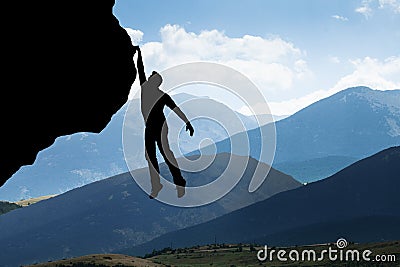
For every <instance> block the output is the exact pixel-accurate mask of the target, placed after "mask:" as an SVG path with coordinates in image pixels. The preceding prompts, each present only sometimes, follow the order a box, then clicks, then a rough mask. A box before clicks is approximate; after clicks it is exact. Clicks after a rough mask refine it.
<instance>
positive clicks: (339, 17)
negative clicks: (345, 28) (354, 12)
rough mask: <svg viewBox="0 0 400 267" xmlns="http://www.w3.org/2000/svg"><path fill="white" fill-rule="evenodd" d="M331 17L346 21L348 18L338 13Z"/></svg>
mask: <svg viewBox="0 0 400 267" xmlns="http://www.w3.org/2000/svg"><path fill="white" fill-rule="evenodd" d="M332 18H334V19H337V20H341V21H348V20H349V19H348V18H346V17H343V16H339V15H333V16H332Z"/></svg>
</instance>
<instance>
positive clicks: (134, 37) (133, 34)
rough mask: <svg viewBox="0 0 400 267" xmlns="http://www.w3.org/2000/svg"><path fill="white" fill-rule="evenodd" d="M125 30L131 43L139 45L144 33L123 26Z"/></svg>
mask: <svg viewBox="0 0 400 267" xmlns="http://www.w3.org/2000/svg"><path fill="white" fill-rule="evenodd" d="M125 30H126V32H127V33H128V35H129V37H130V38H131V41H132V44H133V45H139V44H140V43H141V42H142V40H143V35H144V34H143V32H142V31H139V30H134V29H131V28H125Z"/></svg>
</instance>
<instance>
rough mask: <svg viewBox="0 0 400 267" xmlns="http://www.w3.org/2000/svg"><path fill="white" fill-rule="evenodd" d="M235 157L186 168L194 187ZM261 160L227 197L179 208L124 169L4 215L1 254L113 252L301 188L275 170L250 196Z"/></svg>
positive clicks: (30, 258) (5, 259)
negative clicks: (195, 170) (152, 196)
mask: <svg viewBox="0 0 400 267" xmlns="http://www.w3.org/2000/svg"><path fill="white" fill-rule="evenodd" d="M229 157H230V155H228V154H221V155H218V156H217V158H216V160H215V161H214V162H213V164H212V165H211V166H210V167H208V168H207V169H205V170H203V171H202V172H200V173H190V172H184V173H183V175H184V177H185V178H186V179H187V181H188V186H193V185H195V184H196V183H206V182H207V181H208V180H210V177H214V176H215V175H218V174H219V173H220V172H223V171H224V168H223V166H224V165H225V164H227V162H228V159H229ZM238 159H239V157H238V156H233V158H232V160H233V161H235V160H238ZM256 164H257V162H256V161H255V160H254V159H250V160H249V165H248V167H247V168H248V170H246V171H245V173H244V177H243V178H242V179H241V180H240V182H239V184H238V185H237V186H236V187H235V188H234V189H233V190H232V191H231V192H229V193H228V194H227V195H226V196H225V197H223V198H222V199H220V200H218V201H217V202H214V203H211V204H208V205H205V206H201V207H197V208H178V207H174V206H170V205H167V204H163V203H160V202H158V201H156V200H150V199H149V198H148V196H147V195H146V194H145V193H144V192H143V191H142V190H141V189H140V188H139V186H138V185H137V184H136V183H135V182H134V180H133V178H132V176H131V174H130V173H124V174H120V175H117V176H114V177H111V178H107V179H104V180H101V181H97V182H94V183H91V184H88V185H85V186H83V187H80V188H76V189H74V190H71V191H68V192H66V193H64V194H61V195H58V196H55V197H53V198H50V199H47V200H43V201H40V202H38V203H36V204H33V205H30V206H29V207H25V208H22V209H19V210H14V211H11V212H9V213H7V214H4V215H3V216H1V217H0V228H1V229H7V231H1V232H0V258H1V259H2V263H3V264H4V265H5V266H15V265H20V264H23V263H24V264H26V263H33V262H35V261H37V262H43V261H47V260H51V259H60V258H64V257H72V256H77V255H85V254H91V253H99V252H112V251H114V250H117V249H122V248H126V247H130V246H133V245H136V244H140V243H143V242H146V241H149V240H151V239H153V238H155V237H157V236H159V235H161V234H164V233H167V232H170V231H173V230H176V229H181V228H184V227H187V226H190V225H194V224H197V223H200V222H204V221H208V220H211V219H213V218H217V217H218V216H220V215H222V214H226V213H228V212H230V211H232V210H235V209H238V208H241V207H244V206H246V205H249V204H252V203H255V202H257V201H260V200H263V199H266V198H268V197H270V196H272V195H274V194H276V193H278V192H281V191H285V190H290V189H293V188H297V187H299V186H301V184H300V183H298V182H297V181H295V180H294V179H293V178H292V177H290V176H287V175H285V174H283V173H281V172H278V171H276V170H273V169H271V171H270V173H269V174H268V176H267V178H266V180H265V182H264V184H263V185H262V186H261V188H260V190H258V191H257V192H256V193H252V194H250V193H249V192H248V191H247V187H248V184H249V182H250V179H251V178H252V177H251V174H252V173H253V172H254V168H255V166H256ZM161 165H162V166H161V172H162V173H163V174H164V176H165V177H166V178H167V179H170V175H169V173H166V172H168V171H167V169H166V166H165V164H161ZM133 175H135V176H138V177H141V176H142V175H144V176H143V177H146V175H148V170H147V169H146V168H144V169H138V170H136V171H135V172H133ZM147 179H148V178H147ZM149 182H150V181H149ZM21 240H24V241H23V242H21ZM77 240H79V242H77ZM21 251H23V254H21Z"/></svg>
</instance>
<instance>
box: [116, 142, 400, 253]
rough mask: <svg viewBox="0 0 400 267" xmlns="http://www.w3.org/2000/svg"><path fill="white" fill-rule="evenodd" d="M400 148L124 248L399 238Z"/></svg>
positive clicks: (146, 250)
mask: <svg viewBox="0 0 400 267" xmlns="http://www.w3.org/2000/svg"><path fill="white" fill-rule="evenodd" d="M399 173H400V147H392V148H388V149H385V150H383V151H381V152H379V153H377V154H374V155H372V156H370V157H367V158H365V159H363V160H360V161H358V162H356V163H354V164H352V165H350V166H349V167H347V168H345V169H343V170H341V171H339V172H338V173H336V174H334V175H333V176H331V177H328V178H326V179H324V180H321V181H317V182H312V183H310V184H307V185H306V186H302V187H299V188H297V189H293V190H289V191H285V192H282V193H279V194H276V195H274V196H272V197H271V198H268V199H266V200H263V201H259V202H257V203H255V204H252V205H249V206H246V207H244V208H242V209H239V210H236V211H233V212H231V213H228V214H226V215H223V216H220V217H218V218H216V219H213V220H211V221H208V222H205V223H202V224H198V225H195V226H192V227H188V228H185V229H182V230H178V231H175V232H170V233H167V234H165V235H162V236H160V237H157V238H155V239H153V240H151V241H150V242H147V243H145V244H142V245H139V246H136V247H133V248H131V249H126V250H122V251H120V253H125V254H130V255H144V254H145V253H149V252H151V251H152V250H153V249H156V250H158V249H162V248H165V247H168V246H170V245H171V243H172V244H173V246H174V247H191V246H195V245H202V244H211V243H213V242H214V238H216V239H217V240H218V241H217V242H219V243H240V242H243V243H244V242H251V243H258V244H262V245H268V246H270V247H271V246H283V245H290V246H293V245H307V244H318V243H327V242H335V241H336V240H337V239H339V238H346V239H347V240H348V241H349V242H373V241H385V240H398V239H400V228H399V227H398V225H399V222H400V198H399V197H398V191H399V188H400V179H399Z"/></svg>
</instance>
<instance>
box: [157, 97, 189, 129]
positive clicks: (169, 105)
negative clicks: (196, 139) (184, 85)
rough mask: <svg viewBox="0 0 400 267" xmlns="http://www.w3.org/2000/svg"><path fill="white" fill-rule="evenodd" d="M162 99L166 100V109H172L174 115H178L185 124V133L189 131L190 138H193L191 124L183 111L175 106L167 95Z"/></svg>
mask: <svg viewBox="0 0 400 267" xmlns="http://www.w3.org/2000/svg"><path fill="white" fill-rule="evenodd" d="M164 97H165V99H166V105H167V107H169V108H170V109H172V110H173V111H174V112H175V113H176V115H178V117H179V118H181V120H183V121H184V122H185V124H186V131H189V133H190V136H193V133H194V129H193V126H192V124H190V121H189V120H188V118H187V117H186V115H185V113H183V111H182V110H181V109H180V108H179V107H178V106H177V105H176V104H175V102H174V100H172V98H171V97H170V96H169V95H168V94H165V95H164Z"/></svg>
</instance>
